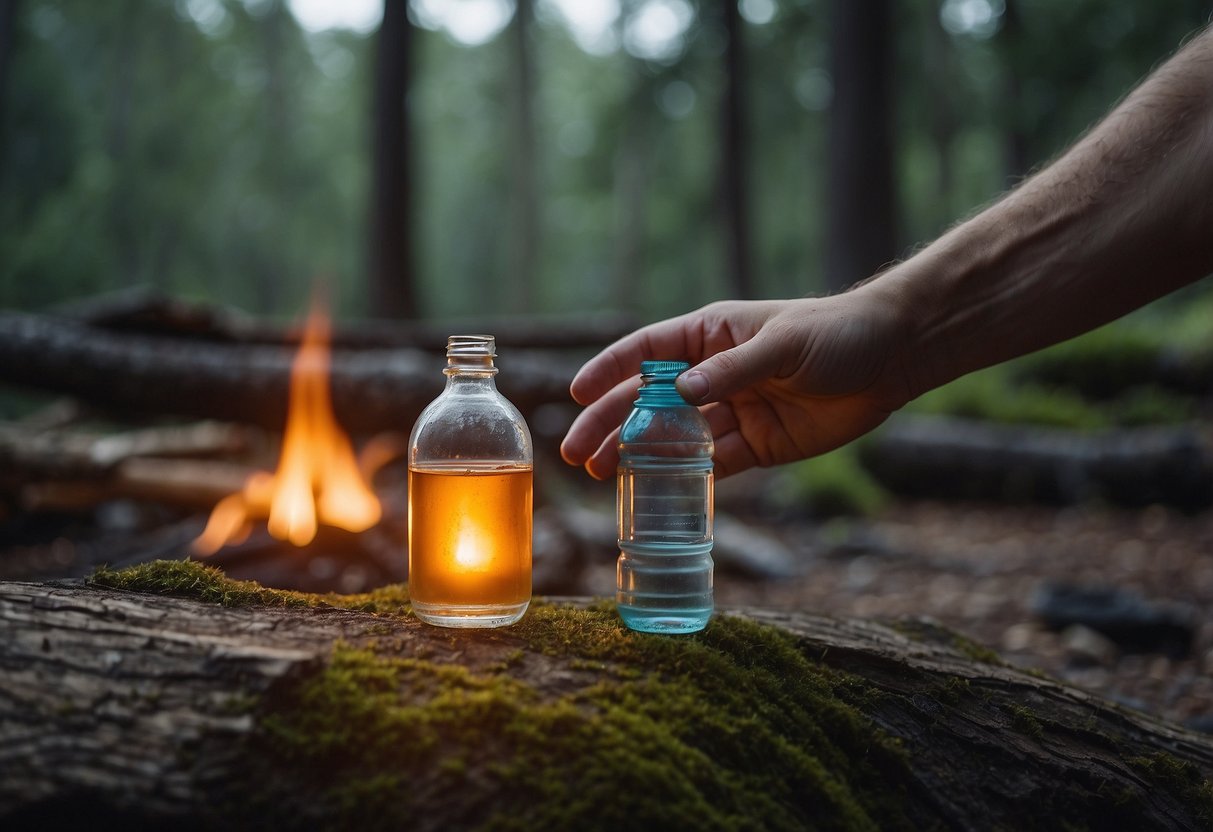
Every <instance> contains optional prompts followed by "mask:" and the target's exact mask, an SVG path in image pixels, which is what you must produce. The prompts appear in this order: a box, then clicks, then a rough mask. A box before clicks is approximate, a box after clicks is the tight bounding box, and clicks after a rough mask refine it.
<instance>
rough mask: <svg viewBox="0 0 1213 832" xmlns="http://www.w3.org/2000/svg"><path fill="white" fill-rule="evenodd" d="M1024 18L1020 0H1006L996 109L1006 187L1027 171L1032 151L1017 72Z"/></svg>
mask: <svg viewBox="0 0 1213 832" xmlns="http://www.w3.org/2000/svg"><path fill="white" fill-rule="evenodd" d="M1022 41H1023V21H1022V20H1021V19H1020V8H1019V0H1006V7H1005V8H1004V10H1003V13H1002V29H1001V31H999V33H998V40H997V44H998V47H999V50H998V51H999V54H1000V55H1001V57H1002V76H1003V77H1002V87H1003V94H1002V95H1003V100H1002V105H1001V107H1000V108H999V111H1000V112H1001V113H1002V114H1003V118H1005V119H1006V120H1007V121H1006V124H1005V126H1004V127H1003V130H1004V134H1003V170H1004V172H1005V175H1006V184H1007V187H1012V186H1013V185H1015V183H1016V182H1018V181H1019V180H1020V179H1022V178H1023V177H1025V176H1026V175H1027V174H1028V171H1029V168H1030V167H1031V165H1032V152H1031V147H1030V141H1029V136H1028V130H1027V126H1026V124H1025V116H1024V106H1023V89H1022V87H1023V85H1022V84H1021V83H1020V80H1019V75H1020V72H1021V71H1022V67H1023V58H1022V53H1023V47H1022V45H1021V44H1022Z"/></svg>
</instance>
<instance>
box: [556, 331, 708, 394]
mask: <svg viewBox="0 0 1213 832" xmlns="http://www.w3.org/2000/svg"><path fill="white" fill-rule="evenodd" d="M691 314H694V313H689V314H686V315H680V316H678V317H677V318H670V319H668V320H665V321H659V322H657V323H655V324H649V325H648V326H646V327H641V328H640V329H638V330H636V331H635V332H633V333H632V334H631V335H625V336H624V337H622V338H620V339H619V340H618V341H616V342H615V343H613V344H611V345H610V346H609V347H607V348H606V349H605V350H603V351H602V352H600V353H598V355H596V356H594V357H593V358H591V359H590V360H589V361H587V362H586V363H585V365H584V366H583V367H582V368H581V369H580V370H578V371H577V375H576V376H574V377H573V382H572V384H570V385H569V393H570V394H571V395H572V396H573V399H574V400H575V401H576V402H577V403H578V404H590V403H591V402H594V401H597V400H598V399H600V398H602V397H603V396H605V395H606V394H607V393H608V392H610V391H611V390H612V389H614V387H615V386H616V385H617V384H619V383H620V382H621V381H624V380H625V379H628V378H631V377H632V376H634V375H636V372H637V371H638V370H639V369H640V362H641V361H646V360H652V359H655V358H656V359H666V360H670V361H680V360H681V361H691V360H692V358H691V356H689V355H688V353H689V351H690V350H689V347H688V346H687V344H688V338H687V332H686V327H687V319H688V318H689V317H691ZM692 363H694V362H693V361H692Z"/></svg>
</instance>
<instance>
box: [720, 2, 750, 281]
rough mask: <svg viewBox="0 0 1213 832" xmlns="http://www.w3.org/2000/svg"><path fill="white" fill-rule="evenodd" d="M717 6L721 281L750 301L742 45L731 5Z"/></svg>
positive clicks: (737, 14) (744, 77)
mask: <svg viewBox="0 0 1213 832" xmlns="http://www.w3.org/2000/svg"><path fill="white" fill-rule="evenodd" d="M721 2H722V4H723V17H724V31H725V38H726V40H725V51H724V71H725V89H724V103H723V106H722V107H721V118H720V121H721V137H722V141H721V164H720V210H721V218H722V222H723V223H724V227H725V233H724V245H725V258H724V261H725V268H726V270H727V271H726V275H725V278H726V285H727V286H728V287H729V292H730V295H731V296H732V297H736V298H753V297H755V291H754V278H753V274H752V272H751V267H752V265H753V264H752V262H751V259H750V228H749V220H750V216H749V200H748V199H747V197H746V172H745V162H746V159H747V158H749V148H748V146H747V142H746V129H745V125H746V118H745V81H746V74H745V43H744V39H743V32H742V25H741V15H740V14H739V13H738V11H737V2H736V0H721Z"/></svg>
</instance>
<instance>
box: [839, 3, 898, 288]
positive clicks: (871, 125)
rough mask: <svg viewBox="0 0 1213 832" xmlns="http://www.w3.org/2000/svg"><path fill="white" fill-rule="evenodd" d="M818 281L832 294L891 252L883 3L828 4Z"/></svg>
mask: <svg viewBox="0 0 1213 832" xmlns="http://www.w3.org/2000/svg"><path fill="white" fill-rule="evenodd" d="M830 22H831V33H830V51H831V59H830V67H831V76H832V77H833V80H834V101H833V104H832V106H831V108H830V126H829V140H828V141H829V144H828V151H827V152H828V163H829V171H828V175H827V177H826V217H827V221H826V244H825V248H826V264H825V265H826V269H825V274H826V284H827V286H828V287H829V288H830V290H831V291H840V290H842V289H845V288H846V287H848V286H850V285H852V284H853V283H855V282H857V281H859V280H862V279H864V278H865V277H868V276H870V275H872V274H873V273H874V272H876V271H877V270H878V269H879V268H880V267H882V266H884V265H885V264H887V263H889V262H890V261H892V259H893V258H894V256H895V255H896V245H897V243H896V240H897V234H896V202H897V191H896V183H895V180H894V164H893V89H892V87H893V82H892V66H893V49H894V41H893V20H892V3H891V2H890V0H871V1H870V2H866V3H855V2H851V0H833V1H832V2H831V3H830Z"/></svg>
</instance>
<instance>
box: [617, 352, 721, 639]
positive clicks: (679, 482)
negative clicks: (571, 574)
mask: <svg viewBox="0 0 1213 832" xmlns="http://www.w3.org/2000/svg"><path fill="white" fill-rule="evenodd" d="M689 367H690V365H689V364H686V363H685V362H682V361H645V362H643V363H641V365H640V373H641V376H640V377H641V387H640V394H639V396H638V397H637V399H636V403H635V406H634V407H633V409H632V412H631V414H630V415H629V416H628V418H627V419H626V420H625V421H624V423H623V427H622V428H621V429H620V432H619V471H618V483H617V497H618V502H617V512H616V513H617V518H618V523H619V550H620V554H619V563H618V571H617V578H616V601H617V603H618V607H619V614H620V616H621V617H622V618H623V621H624V623H625V624H627V625H628V626H629V627H631V628H632V629H633V630H639V631H641V632H645V633H693V632H696V631H698V630H702V629H703V628H704V626H705V625H706V624H707V623H708V619H709V618H710V617H711V615H712V513H713V508H712V501H713V479H712V452H713V450H714V446H713V442H712V431H711V429H710V428H709V427H708V423H707V420H706V419H704V417H703V414H702V413H700V412H699V409H698V408H696V407H693V406H692V405H689V404H687V403H686V401H684V400H683V398H682V396H681V395H679V393H678V390H677V389H676V388H675V387H674V380H675V379H677V378H678V375H679V374H680V373H682V372H684V371H685V370H687V369H688V368H689Z"/></svg>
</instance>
